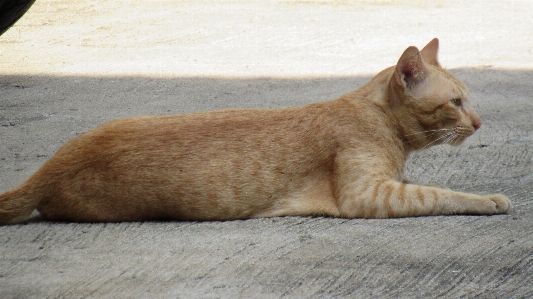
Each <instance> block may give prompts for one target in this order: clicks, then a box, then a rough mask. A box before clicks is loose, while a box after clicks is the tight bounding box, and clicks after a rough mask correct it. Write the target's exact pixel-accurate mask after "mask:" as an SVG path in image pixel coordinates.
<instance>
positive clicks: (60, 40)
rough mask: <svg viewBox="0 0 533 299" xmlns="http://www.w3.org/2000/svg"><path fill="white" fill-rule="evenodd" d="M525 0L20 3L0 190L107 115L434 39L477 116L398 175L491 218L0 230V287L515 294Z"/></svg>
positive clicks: (162, 293)
mask: <svg viewBox="0 0 533 299" xmlns="http://www.w3.org/2000/svg"><path fill="white" fill-rule="evenodd" d="M530 3H531V2H528V1H513V2H505V1H468V2H462V1H438V2H436V3H433V4H428V3H426V2H421V1H420V2H401V1H358V2H348V1H337V2H331V3H330V2H325V1H316V2H315V1H310V2H305V3H304V2H292V1H284V2H266V1H265V2H247V1H237V2H210V1H206V2H202V1H183V2H179V1H147V0H146V1H133V2H131V1H113V2H110V1H90V2H87V1H78V0H77V1H67V0H61V1H53V0H42V1H39V0H38V1H37V2H36V4H35V5H34V6H33V7H32V8H31V9H30V11H29V12H28V13H27V15H25V16H24V17H23V18H22V19H21V20H20V21H19V23H17V24H16V25H15V26H14V27H13V28H11V29H10V30H9V31H8V32H6V33H5V34H4V35H3V36H1V37H0V140H1V142H0V192H3V191H6V190H8V189H9V188H11V187H14V186H15V185H17V184H18V183H20V182H22V180H24V179H25V178H27V177H28V176H29V175H31V174H32V173H33V172H34V171H35V170H37V169H38V168H39V167H40V165H42V164H43V163H44V162H45V161H46V160H47V159H48V158H49V157H51V156H52V155H53V153H54V152H55V151H56V150H57V148H58V147H59V146H60V145H61V144H62V143H64V142H65V141H67V140H69V139H70V138H72V137H74V136H76V135H78V134H80V133H83V132H85V131H87V130H89V129H91V128H93V127H95V126H97V125H98V124H100V123H102V122H105V121H107V120H111V119H114V118H117V117H123V116H130V115H143V114H152V115H158V114H171V113H183V112H192V111H205V110H213V109H222V108H230V107H268V108H277V107H288V106H296V105H304V104H307V103H311V102H316V101H324V100H328V99H334V98H336V97H338V96H340V95H342V94H343V93H345V92H348V91H351V90H353V89H355V88H357V87H359V86H361V85H363V84H364V83H366V82H368V80H369V79H370V78H371V74H374V73H376V72H377V71H379V70H381V69H383V68H385V67H387V66H389V65H392V64H394V63H395V62H396V60H397V59H398V57H399V55H400V54H401V53H402V52H403V50H404V49H405V48H406V47H407V46H409V45H416V46H419V47H421V46H423V45H425V43H427V42H428V41H429V40H430V39H431V38H433V37H435V36H436V37H439V38H440V40H441V52H440V53H441V56H440V57H441V62H442V64H443V65H444V66H447V67H448V68H450V71H451V72H452V73H453V74H454V75H456V76H457V77H458V78H459V79H461V80H462V81H463V82H465V83H466V85H467V86H469V88H470V92H471V96H472V99H473V101H474V106H475V108H476V109H477V111H478V112H479V114H480V115H481V117H482V119H483V121H484V123H483V127H482V129H481V130H479V131H478V132H477V133H476V134H475V135H474V136H472V137H471V138H470V139H469V140H467V142H466V143H465V144H463V145H462V146H460V147H449V146H441V147H436V148H433V149H430V150H426V151H424V152H420V153H417V154H415V155H413V156H412V157H411V160H410V161H409V164H408V169H407V174H408V177H409V178H410V179H412V180H415V181H420V182H422V183H441V184H446V185H447V186H448V187H450V188H452V189H457V190H461V191H466V192H474V193H479V194H488V193H494V192H501V193H504V194H506V195H507V196H509V198H510V199H511V200H512V202H513V205H514V207H513V209H512V210H511V212H510V213H509V214H508V215H498V216H490V217H485V216H449V217H421V218H406V219H389V220H362V219H354V220H346V219H330V218H305V217H282V218H272V219H253V220H245V221H228V222H150V223H120V224H73V223H52V222H42V221H35V222H32V223H29V224H26V225H13V226H3V227H0V298H281V297H285V298H308V297H310V298H436V297H441V298H530V297H533V161H532V160H533V158H532V157H533V150H532V144H533V124H532V122H531V119H532V117H531V115H532V112H531V111H533V100H532V95H533V85H532V82H533V56H532V51H533V48H532V45H533V40H532V38H533V34H532V33H533V29H531V28H533V24H532V20H531V17H530V16H531V15H533V5H532V4H530Z"/></svg>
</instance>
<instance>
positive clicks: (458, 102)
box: [452, 98, 463, 107]
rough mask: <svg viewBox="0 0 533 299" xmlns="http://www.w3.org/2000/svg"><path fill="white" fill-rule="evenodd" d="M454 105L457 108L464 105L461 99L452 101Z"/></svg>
mask: <svg viewBox="0 0 533 299" xmlns="http://www.w3.org/2000/svg"><path fill="white" fill-rule="evenodd" d="M452 104H454V105H455V106H457V107H459V106H461V105H462V104H463V103H462V101H461V99H460V98H454V99H452Z"/></svg>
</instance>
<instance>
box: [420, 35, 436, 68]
mask: <svg viewBox="0 0 533 299" xmlns="http://www.w3.org/2000/svg"><path fill="white" fill-rule="evenodd" d="M438 52H439V39H438V38H434V39H432V40H431V41H430V42H429V43H428V44H427V45H426V46H425V47H424V48H423V49H422V50H421V51H420V54H422V58H423V59H424V61H425V62H426V63H429V64H431V65H434V66H437V67H440V63H439V60H438V55H437V54H438Z"/></svg>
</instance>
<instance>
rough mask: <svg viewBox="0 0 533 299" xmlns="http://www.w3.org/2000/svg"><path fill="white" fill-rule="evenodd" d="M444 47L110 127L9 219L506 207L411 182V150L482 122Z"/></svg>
mask: <svg viewBox="0 0 533 299" xmlns="http://www.w3.org/2000/svg"><path fill="white" fill-rule="evenodd" d="M437 50H438V40H437V39H434V40H433V41H431V42H430V43H429V44H428V45H427V46H426V47H425V48H424V49H422V50H421V51H419V50H418V49H417V48H415V47H409V48H407V50H405V52H404V53H403V54H402V56H401V58H400V59H399V60H398V63H397V65H396V66H393V67H390V68H387V69H385V70H383V71H382V72H380V73H379V74H378V75H376V76H375V77H374V78H373V79H372V80H371V81H370V82H369V83H368V84H367V85H365V86H363V87H361V88H359V89H357V90H355V91H353V92H351V93H348V94H346V95H344V96H342V97H341V98H339V99H336V100H333V101H330V102H324V103H316V104H311V105H308V106H304V107H296V108H289V109H278V110H260V109H240V110H238V109H237V110H223V111H214V112H205V113H195V114H182V115H172V116H162V117H134V118H125V119H119V120H115V121H112V122H109V123H106V124H104V125H101V126H99V127H97V128H95V129H94V130H91V131H89V132H87V133H85V134H83V135H80V136H78V137H76V138H74V139H73V140H71V141H69V142H67V143H66V144H65V145H63V146H62V147H61V148H60V149H59V150H58V152H57V153H56V155H54V156H53V157H52V158H51V159H50V160H49V161H47V162H46V163H45V164H44V165H43V166H42V168H41V169H39V170H38V171H37V172H36V173H35V174H34V175H33V176H31V177H30V178H29V179H28V180H27V181H25V182H24V183H22V184H21V185H20V186H18V187H16V188H15V189H13V190H11V191H8V192H6V193H4V194H1V195H0V223H3V224H6V223H13V222H17V221H20V220H24V219H26V218H27V217H28V215H29V214H30V213H31V212H32V211H33V210H34V209H37V210H38V211H39V212H40V213H41V215H42V216H43V217H44V218H45V219H49V220H62V221H80V222H107V221H113V222H116V221H146V220H157V219H169V220H229V219H244V218H254V217H274V216H284V215H323V216H332V217H346V218H352V217H362V218H390V217H408V216H426V215H447V214H486V215H490V214H497V213H505V212H507V210H508V209H509V207H510V202H509V200H508V199H507V198H506V197H505V196H503V195H499V194H496V195H489V196H478V195H475V194H467V193H461V192H454V191H451V190H448V189H445V188H438V187H433V186H421V185H416V184H413V183H411V182H409V181H407V180H406V179H405V178H404V177H403V170H404V164H405V161H406V159H407V157H408V155H409V153H410V152H412V151H415V150H420V149H423V148H427V147H429V146H434V145H437V144H442V143H448V144H452V145H458V144H460V143H462V142H463V141H464V140H465V139H466V138H467V137H469V136H470V135H472V134H473V133H474V132H475V131H476V130H477V129H478V128H479V127H480V126H481V120H480V118H479V116H478V115H477V114H476V112H475V111H474V109H473V108H472V105H471V103H470V100H469V98H468V90H467V89H466V87H465V86H464V85H463V84H462V83H461V82H459V81H458V80H457V79H456V78H454V77H453V76H452V75H450V74H449V73H447V72H446V71H445V70H444V69H442V68H441V67H440V65H439V63H438V60H437Z"/></svg>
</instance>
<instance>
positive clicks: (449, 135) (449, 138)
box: [405, 128, 461, 149]
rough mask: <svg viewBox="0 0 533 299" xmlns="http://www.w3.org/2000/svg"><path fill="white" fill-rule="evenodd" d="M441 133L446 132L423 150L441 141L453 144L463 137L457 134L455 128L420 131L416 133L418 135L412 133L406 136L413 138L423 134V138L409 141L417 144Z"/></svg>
mask: <svg viewBox="0 0 533 299" xmlns="http://www.w3.org/2000/svg"><path fill="white" fill-rule="evenodd" d="M440 132H444V134H443V135H442V136H440V137H439V138H437V139H434V140H433V141H431V142H429V143H428V144H426V145H425V146H424V147H422V148H421V149H425V148H428V147H429V146H431V145H433V144H435V143H437V142H438V141H441V142H440V143H447V144H453V142H454V141H455V140H457V138H459V137H460V136H461V135H460V134H458V133H457V131H456V130H455V128H444V129H435V130H427V131H420V132H416V133H412V134H407V135H405V136H413V135H421V134H423V135H422V136H421V137H418V138H415V139H411V140H409V141H408V142H409V143H412V142H415V141H417V140H420V139H424V138H428V137H429V138H432V137H433V136H434V135H435V134H437V133H440ZM427 133H429V134H427ZM415 137H416V136H415Z"/></svg>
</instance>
